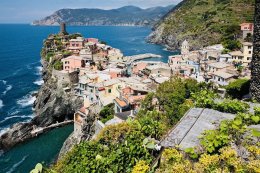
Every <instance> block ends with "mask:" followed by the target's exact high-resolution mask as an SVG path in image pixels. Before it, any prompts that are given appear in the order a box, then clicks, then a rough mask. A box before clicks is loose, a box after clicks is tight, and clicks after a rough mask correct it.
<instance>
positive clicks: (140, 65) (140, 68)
mask: <svg viewBox="0 0 260 173" xmlns="http://www.w3.org/2000/svg"><path fill="white" fill-rule="evenodd" d="M147 65H148V63H146V62H139V63H136V64H134V65H133V67H132V74H133V75H138V74H139V72H141V71H143V70H144V69H145V68H146V67H147Z"/></svg>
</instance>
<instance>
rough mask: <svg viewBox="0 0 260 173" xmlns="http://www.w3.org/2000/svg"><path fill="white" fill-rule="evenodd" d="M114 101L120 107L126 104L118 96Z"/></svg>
mask: <svg viewBox="0 0 260 173" xmlns="http://www.w3.org/2000/svg"><path fill="white" fill-rule="evenodd" d="M115 101H116V102H117V104H118V105H119V106H120V107H122V108H123V107H126V106H127V103H126V102H125V101H124V100H120V99H119V98H116V99H115Z"/></svg>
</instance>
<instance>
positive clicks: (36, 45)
mask: <svg viewBox="0 0 260 173" xmlns="http://www.w3.org/2000/svg"><path fill="white" fill-rule="evenodd" d="M67 30H68V32H69V33H76V32H78V33H81V34H83V36H84V37H91V38H93V37H94V38H99V39H100V40H102V41H105V42H107V44H109V45H111V46H112V47H115V48H118V49H120V50H121V51H122V52H123V53H124V55H127V56H129V55H136V54H142V53H154V54H159V55H162V58H153V59H150V60H153V61H162V62H167V60H168V56H169V55H171V54H173V53H172V52H168V51H166V50H165V49H164V48H163V47H162V46H158V45H154V44H148V43H146V41H145V39H146V37H147V36H148V35H149V34H150V32H151V29H150V28H147V27H121V26H120V27H115V26H70V27H67ZM58 32H59V27H57V26H51V27H46V26H45V27H44V26H30V25H25V24H24V25H20V24H19V25H18V24H17V25H15V24H12V25H11V24H10V25H9V24H8V25H7V24H6V25H5V24H0V135H1V134H3V133H4V132H5V131H6V130H7V129H8V128H10V126H11V125H13V124H14V123H17V122H27V121H30V120H31V119H32V117H33V116H34V115H33V110H32V105H33V103H34V101H35V99H36V98H35V97H34V96H32V94H33V93H34V92H37V90H38V89H39V87H40V85H42V84H43V81H42V79H41V70H42V68H41V64H40V51H41V47H42V43H43V40H44V39H45V38H47V36H48V35H49V34H52V33H58ZM72 130H73V129H72V127H70V126H68V127H64V128H60V129H56V130H53V131H51V132H49V133H47V134H45V135H42V136H40V137H38V138H35V139H33V140H31V141H29V142H26V143H24V144H21V145H19V146H17V147H15V148H13V149H12V150H11V151H9V152H7V153H5V154H3V155H1V156H0V173H2V172H9V173H11V172H29V170H31V169H32V168H33V167H34V165H35V164H36V163H38V162H42V161H43V162H45V163H46V164H49V163H51V161H53V159H55V157H56V156H57V154H58V152H59V149H60V148H61V146H62V143H63V142H64V140H65V139H66V138H67V137H68V136H69V134H70V133H71V132H72Z"/></svg>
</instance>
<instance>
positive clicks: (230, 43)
mask: <svg viewBox="0 0 260 173" xmlns="http://www.w3.org/2000/svg"><path fill="white" fill-rule="evenodd" d="M222 44H223V46H224V48H225V49H228V50H236V49H240V48H241V43H240V42H239V41H237V40H230V39H227V40H225V41H223V42H222Z"/></svg>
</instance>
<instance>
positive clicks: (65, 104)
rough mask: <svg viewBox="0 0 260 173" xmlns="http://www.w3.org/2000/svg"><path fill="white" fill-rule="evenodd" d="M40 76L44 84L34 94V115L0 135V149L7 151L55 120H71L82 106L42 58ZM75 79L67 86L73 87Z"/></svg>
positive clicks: (78, 98)
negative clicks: (28, 120)
mask: <svg viewBox="0 0 260 173" xmlns="http://www.w3.org/2000/svg"><path fill="white" fill-rule="evenodd" d="M42 66H43V70H42V78H43V80H44V84H43V85H42V86H41V88H40V90H39V91H38V93H37V95H36V101H35V103H34V114H35V117H34V118H33V119H32V120H31V121H30V122H28V123H17V124H14V125H13V126H12V127H10V130H8V131H7V132H6V133H4V134H3V135H2V136H0V150H3V151H7V150H9V149H11V148H12V147H13V146H15V145H16V144H19V143H21V142H24V141H26V140H29V139H31V138H32V137H33V135H32V133H31V132H32V131H33V130H34V129H37V128H42V127H47V126H50V125H52V124H54V123H57V122H63V121H65V120H72V119H73V114H74V112H75V111H76V110H78V109H79V108H81V107H82V105H83V100H82V98H80V97H77V96H76V95H75V94H74V91H73V88H71V90H70V91H65V90H64V88H63V87H62V85H60V84H61V81H62V79H59V78H58V76H53V75H52V68H50V67H49V63H48V62H47V61H45V60H44V59H42ZM74 82H75V80H73V82H71V83H69V82H67V86H71V87H73V84H74Z"/></svg>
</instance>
